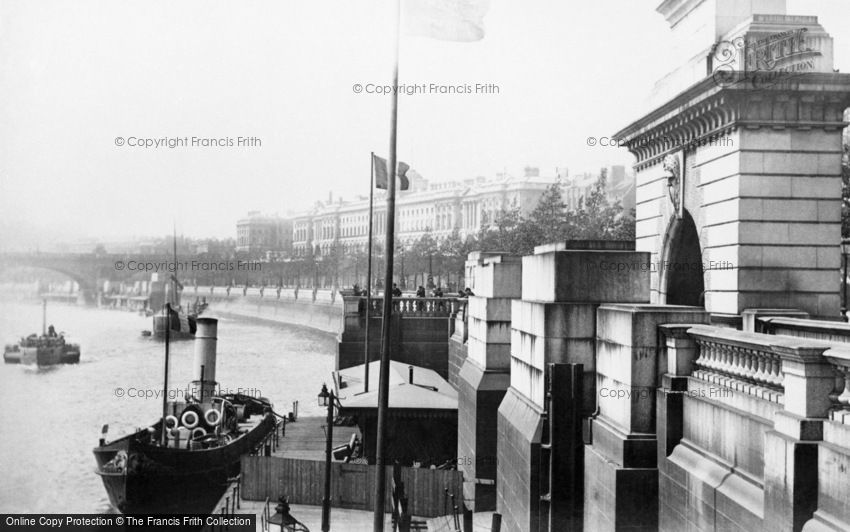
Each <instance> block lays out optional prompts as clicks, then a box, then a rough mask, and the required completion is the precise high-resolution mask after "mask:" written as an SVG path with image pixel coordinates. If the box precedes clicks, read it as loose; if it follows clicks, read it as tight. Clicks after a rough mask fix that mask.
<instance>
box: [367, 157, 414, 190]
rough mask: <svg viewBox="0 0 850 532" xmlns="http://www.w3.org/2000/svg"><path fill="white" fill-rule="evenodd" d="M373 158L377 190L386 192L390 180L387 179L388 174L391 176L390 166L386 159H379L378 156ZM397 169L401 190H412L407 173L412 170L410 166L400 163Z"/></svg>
mask: <svg viewBox="0 0 850 532" xmlns="http://www.w3.org/2000/svg"><path fill="white" fill-rule="evenodd" d="M372 158H373V161H372V163H373V164H374V167H375V188H382V189H384V190H386V189H387V183H389V178H388V177H387V174H389V172H388V170H389V164H388V163H387V160H386V159H384V158H382V157H378V156H377V155H374V154H373V155H372ZM397 168H398V170H397V171H396V177H398V178H399V181H401V183H400V184H399V185H400V188H401V190H407V189H408V188H410V180H409V179H407V171H408V170H410V165H409V164H407V163H403V162H401V161H399V162H398V167H397Z"/></svg>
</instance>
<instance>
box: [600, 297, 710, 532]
mask: <svg viewBox="0 0 850 532" xmlns="http://www.w3.org/2000/svg"><path fill="white" fill-rule="evenodd" d="M708 320H709V316H708V314H707V313H706V312H705V311H704V310H703V309H701V308H696V307H684V306H673V305H623V304H618V305H603V306H600V307H599V309H598V311H597V337H596V393H597V411H598V416H597V417H596V418H595V419H594V420H593V421H592V425H591V433H592V443H591V444H590V445H587V446H585V470H584V478H585V484H586V485H585V499H584V503H585V507H584V527H585V530H593V531H601V532H606V531H615V530H646V531H651V530H653V531H654V530H657V528H658V504H659V503H658V485H659V484H658V468H657V461H658V455H657V453H658V447H659V442H658V439H657V436H656V433H655V430H656V410H655V406H656V392H657V387H658V386H659V385H660V384H661V383H662V375H663V374H664V373H666V372H667V370H668V364H672V365H673V367H680V368H681V369H685V368H686V367H687V366H688V364H689V363H691V362H690V360H692V358H693V356H694V352H693V347H691V346H689V345H687V343H686V342H681V343H680V344H681V345H679V343H677V342H676V341H675V340H676V338H675V336H674V337H673V340H674V341H673V344H674V347H675V348H676V349H675V350H673V351H672V352H670V351H667V350H665V347H666V346H667V345H668V338H667V337H666V336H665V335H664V334H662V333H660V332H659V325H661V324H677V323H708ZM667 356H673V357H675V360H670V359H667V358H666V357H667ZM665 437H666V434H665ZM666 443H667V442H662V445H661V446H662V447H664V446H665V445H666Z"/></svg>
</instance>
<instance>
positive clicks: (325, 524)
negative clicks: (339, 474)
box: [319, 384, 334, 532]
mask: <svg viewBox="0 0 850 532" xmlns="http://www.w3.org/2000/svg"><path fill="white" fill-rule="evenodd" d="M319 406H326V407H327V408H328V421H327V423H328V431H327V434H326V436H325V496H324V498H323V499H322V532H328V531H329V530H330V529H331V453H332V451H333V450H332V449H331V446H332V445H333V430H334V393H333V390H331V391H328V387H327V385H325V384H322V391H320V392H319Z"/></svg>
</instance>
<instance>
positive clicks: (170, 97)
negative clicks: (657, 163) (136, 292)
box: [0, 0, 850, 251]
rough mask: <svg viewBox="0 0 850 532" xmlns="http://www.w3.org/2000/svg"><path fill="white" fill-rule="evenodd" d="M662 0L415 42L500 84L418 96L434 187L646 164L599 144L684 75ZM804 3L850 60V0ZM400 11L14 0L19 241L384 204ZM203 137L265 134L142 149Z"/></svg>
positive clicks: (0, 114) (410, 104)
mask: <svg viewBox="0 0 850 532" xmlns="http://www.w3.org/2000/svg"><path fill="white" fill-rule="evenodd" d="M658 3H659V2H658V0H652V1H636V0H594V1H569V2H565V1H563V0H536V1H529V2H518V1H513V2H512V1H509V0H492V2H491V8H490V11H489V13H488V15H487V17H486V19H485V23H486V36H485V38H484V39H483V40H481V41H478V42H474V43H449V42H439V41H434V40H430V39H424V38H418V37H407V38H404V39H403V40H402V46H401V75H400V78H401V79H400V81H401V82H402V83H408V84H414V83H416V84H418V83H425V84H431V83H434V84H440V85H465V84H469V85H472V86H473V87H474V85H475V84H476V83H482V84H491V83H492V84H495V85H496V86H497V87H498V94H465V95H440V94H431V95H422V94H416V95H411V96H405V95H402V96H401V97H400V109H399V155H400V157H401V158H402V159H403V160H405V161H406V162H408V163H410V165H411V166H412V167H413V168H414V169H416V170H417V171H418V172H419V173H420V174H422V175H423V176H425V177H426V178H428V179H431V180H435V181H442V180H448V179H463V178H468V177H475V176H479V175H485V176H492V175H494V174H495V173H496V172H501V171H504V170H507V171H508V172H510V173H513V174H517V175H519V174H521V172H522V167H523V166H525V165H532V166H538V167H540V168H541V171H542V173H543V174H548V175H551V174H553V173H554V169H555V167H556V166H561V167H564V166H566V167H569V169H570V172H571V173H579V172H582V171H589V170H594V169H596V168H598V167H600V166H603V165H607V164H626V165H630V164H631V163H632V158H631V156H630V155H629V154H628V152H626V151H625V150H618V149H612V148H600V147H595V148H589V147H588V146H587V144H586V139H587V137H588V136H596V137H599V136H604V135H610V134H611V133H613V132H615V131H617V130H618V129H620V128H621V127H623V126H625V125H627V124H628V123H629V122H631V121H632V120H633V119H635V118H637V117H638V116H639V111H640V109H641V103H642V101H643V100H644V99H645V98H646V96H647V94H648V93H649V91H650V90H651V87H652V84H653V83H654V82H655V81H656V80H657V79H658V78H659V77H661V76H662V75H663V74H665V73H667V72H668V71H670V70H671V69H672V68H673V67H674V66H675V65H673V64H672V62H671V60H670V59H669V53H668V51H667V50H668V49H669V47H670V44H671V42H670V31H669V28H668V26H667V24H666V22H665V21H664V19H663V17H662V16H661V15H659V14H658V13H656V12H655V7H656V6H657V4H658ZM788 5H789V9H788V11H789V13H791V14H803V15H818V16H819V17H820V22H821V23H822V24H823V25H824V27H825V28H826V30H827V31H828V32H829V33H830V34H831V35H832V36H833V37H834V39H835V63H836V67H837V68H839V69H840V70H841V71H844V72H847V71H850V2H847V1H846V0H805V1H804V0H796V1H795V0H789V1H788ZM388 6H389V2H387V1H386V0H322V1H313V2H294V1H292V0H274V1H252V2H210V1H181V2H160V1H150V0H148V1H145V2H116V1H113V0H104V1H89V0H86V1H76V2H67V1H64V0H56V1H33V0H19V1H15V0H0V251H2V250H6V249H11V248H17V247H20V245H21V243H22V242H23V243H25V245H26V247H29V248H35V247H37V246H46V245H47V244H48V242H49V241H50V240H57V239H62V240H66V239H77V238H102V239H106V240H115V239H121V238H125V237H132V236H145V235H164V234H167V233H168V232H170V228H171V223H172V219H176V221H177V227H178V231H179V232H181V233H183V234H185V235H187V236H196V237H203V236H214V237H233V236H235V222H236V220H237V219H238V218H239V217H240V216H243V215H244V214H245V213H246V211H248V210H260V211H265V212H270V213H274V212H279V213H281V214H283V213H285V212H287V211H290V210H293V211H298V210H303V209H305V208H308V207H309V206H310V205H311V204H312V203H313V202H315V201H316V200H319V199H326V198H327V196H328V192H329V191H333V194H334V196H335V197H339V196H342V197H343V198H352V197H354V196H355V195H358V194H367V193H368V179H369V152H370V151H373V150H374V151H376V152H378V153H379V154H381V155H384V156H385V155H386V152H387V149H388V143H389V102H390V99H389V97H388V96H382V95H376V94H366V90H368V87H369V84H378V85H385V84H389V83H390V75H391V68H390V65H391V62H390V59H391V53H390V52H391V49H392V47H391V42H392V41H391V39H390V37H391V35H390V33H391V32H390V31H389V28H390V25H389V23H388V21H389V20H390V19H389V14H390V13H389V9H388ZM358 83H359V84H361V85H362V86H363V88H364V92H362V93H360V94H357V93H355V92H354V85H355V84H358ZM193 136H194V137H199V138H218V139H220V138H227V137H230V138H232V139H234V140H236V139H237V137H240V136H242V137H256V138H258V139H260V141H261V143H262V145H261V146H254V147H249V146H246V147H239V146H232V147H221V148H214V147H206V148H205V147H194V148H192V147H186V148H175V149H169V148H158V149H157V148H149V149H144V148H139V147H130V146H128V145H127V142H129V139H130V138H131V137H137V138H151V139H156V138H162V137H189V140H190V141H191V137H193ZM116 137H122V138H123V139H124V142H125V144H124V145H123V146H117V145H116Z"/></svg>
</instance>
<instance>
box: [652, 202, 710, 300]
mask: <svg viewBox="0 0 850 532" xmlns="http://www.w3.org/2000/svg"><path fill="white" fill-rule="evenodd" d="M658 269H659V272H660V275H659V278H658V293H659V303H662V304H668V305H693V306H699V307H704V306H705V279H704V275H703V273H704V272H703V262H702V248H701V246H700V241H699V231H697V227H696V224H695V223H694V219H693V217H692V216H691V214H690V213H689V212H688V210H687V209H684V210H683V213H682V217H681V218H679V217H677V216H673V217H672V218H671V220H670V224H669V225H668V226H667V232H666V234H665V236H664V246H663V247H662V252H661V261H660V263H659V265H658Z"/></svg>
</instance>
